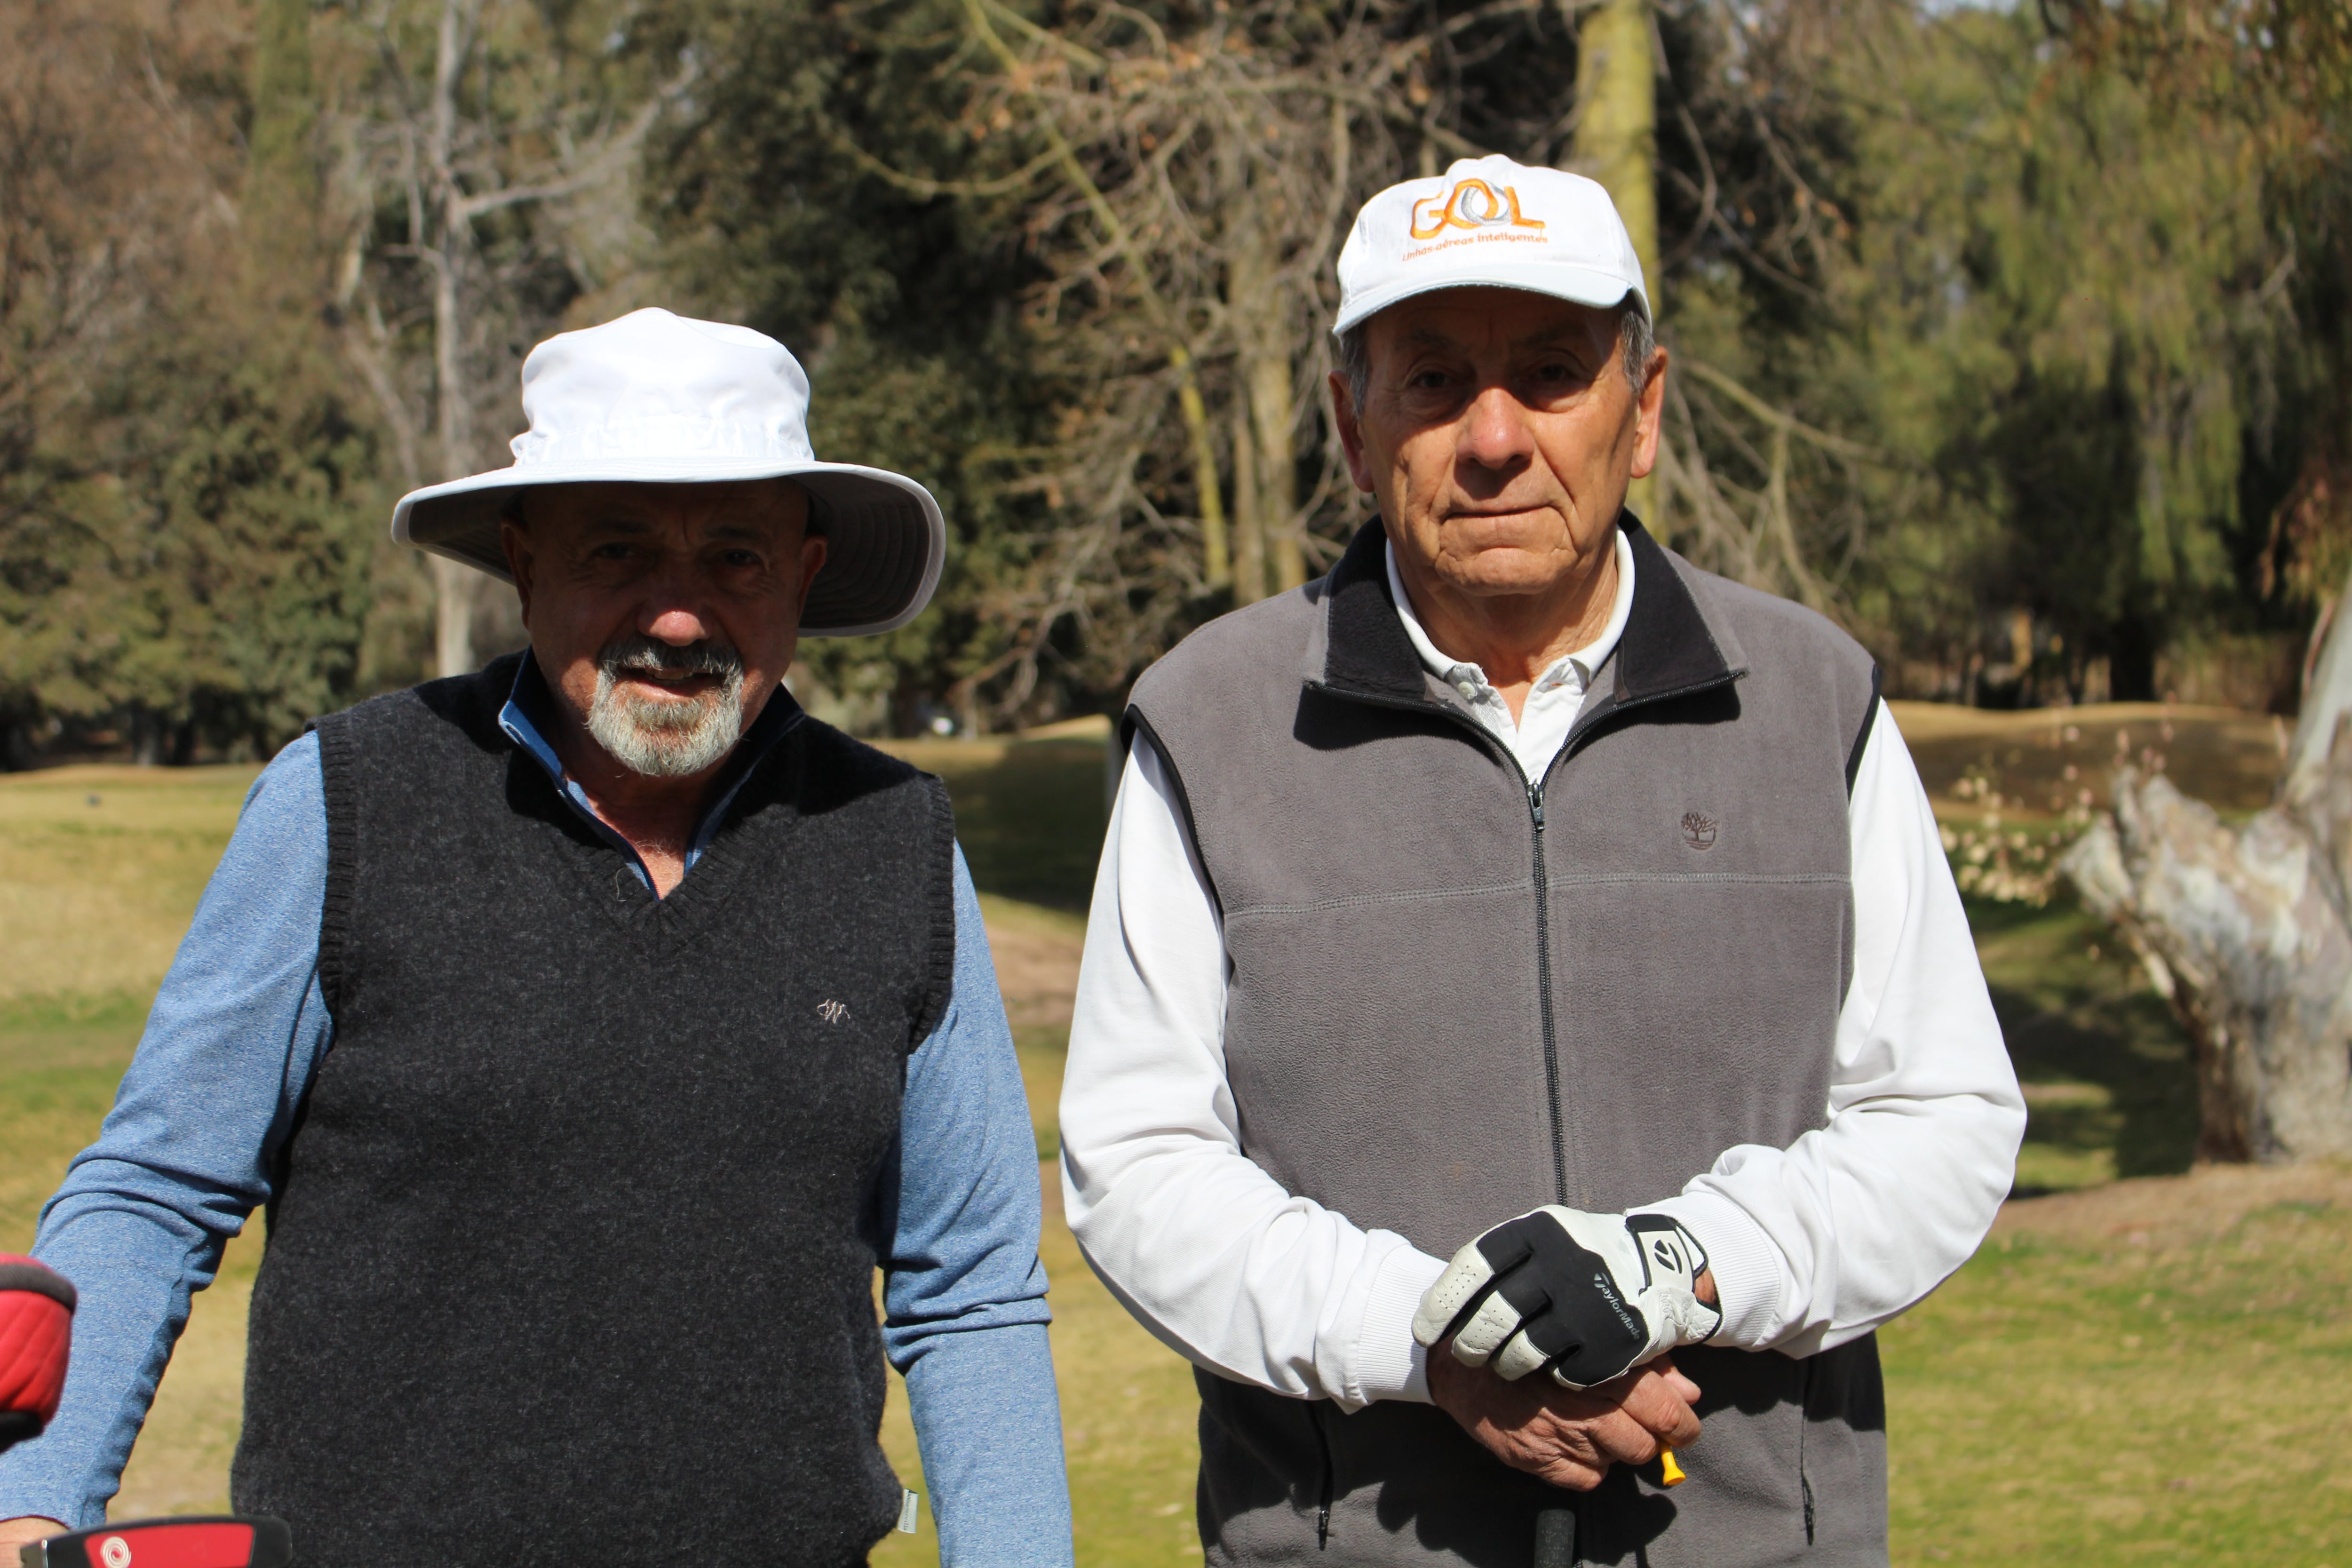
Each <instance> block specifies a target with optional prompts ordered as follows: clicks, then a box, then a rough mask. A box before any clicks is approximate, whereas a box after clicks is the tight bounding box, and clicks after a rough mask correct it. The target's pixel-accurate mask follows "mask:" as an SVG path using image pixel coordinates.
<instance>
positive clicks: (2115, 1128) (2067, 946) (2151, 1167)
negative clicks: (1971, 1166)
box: [1969, 897, 2197, 1197]
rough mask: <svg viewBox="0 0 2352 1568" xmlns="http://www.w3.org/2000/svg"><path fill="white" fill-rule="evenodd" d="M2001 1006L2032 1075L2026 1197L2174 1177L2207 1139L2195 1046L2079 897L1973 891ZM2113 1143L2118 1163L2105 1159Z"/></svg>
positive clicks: (2021, 1068)
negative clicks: (2115, 1179) (1980, 896)
mask: <svg viewBox="0 0 2352 1568" xmlns="http://www.w3.org/2000/svg"><path fill="white" fill-rule="evenodd" d="M1969 925H1970V926H1971V927H1972V928H1973V929H1974V930H1975V931H1976V934H1977V949H1978V952H1979V954H1980V955H1981V956H1982V958H1983V960H1984V967H1985V978H1986V980H1987V981H1988V982H1989V983H1990V985H1991V988H1992V1001H1993V1007H1994V1010H1995V1011H1996V1012H1998V1013H1999V1014H2000V1023H2001V1030H2002V1032H2003V1034H2004V1035H2005V1036H2006V1037H2007V1038H2008V1041H2009V1054H2010V1058H2011V1060H2012V1061H2013V1062H2015V1063H2016V1066H2017V1075H2018V1078H2019V1079H2020V1080H2021V1082H2022V1083H2023V1084H2024V1086H2025V1091H2026V1101H2027V1105H2028V1108H2029V1115H2028V1121H2027V1125H2026V1134H2025V1137H2026V1157H2024V1158H2021V1162H2020V1163H2021V1166H2023V1167H2024V1169H2023V1170H2021V1176H2020V1184H2019V1186H2018V1189H2017V1194H2016V1195H2018V1196H2020V1197H2026V1196H2032V1195H2033V1194H2035V1193H2037V1192H2041V1191H2048V1190H2051V1189H2052V1188H2053V1186H2057V1185H2077V1184H2081V1183H2080V1182H2077V1181H2073V1180H2068V1181H2063V1182H2037V1181H2035V1180H2033V1179H2032V1176H2031V1175H2030V1174H2029V1173H2030V1172H2031V1171H2032V1170H2033V1169H2035V1168H2036V1167H2037V1164H2038V1165H2039V1168H2041V1169H2042V1170H2045V1171H2053V1172H2064V1171H2067V1170H2069V1169H2080V1170H2082V1171H2083V1172H2084V1174H2085V1175H2089V1176H2092V1178H2093V1179H2102V1178H2104V1177H2105V1176H2106V1175H2114V1176H2154V1175H2168V1174H2171V1173H2177V1172H2180V1171H2185V1170H2187V1169H2188V1168H2189V1160H2190V1156H2191V1154H2192V1153H2193V1152H2194V1151H2195V1148H2196V1143H2197V1086H2196V1080H2195V1079H2194V1077H2193V1076H2192V1073H2191V1069H2190V1064H2189V1038H2188V1037H2187V1035H2186V1034H2185V1033H2184V1032H2183V1031H2182V1029H2181V1026H2180V1025H2179V1022H2178V1020H2176V1019H2175V1018H2174V1017H2173V1016H2172V1013H2171V1010H2170V1009H2169V1008H2168V1007H2167V1006H2166V1005H2165V1004H2164V1001H2163V999H2162V998H2161V997H2159V996H2158V995H2157V994H2156V993H2155V991H2154V990H2153V989H2152V988H2151V987H2150V986H2149V984H2148V983H2147V976H2146V975H2145V974H2144V973H2141V971H2140V968H2139V965H2138V963H2137V962H2136V961H2135V960H2133V959H2132V957H2131V956H2130V954H2129V953H2128V952H2126V951H2125V949H2124V947H2123V944H2122V942H2121V941H2120V940H2119V939H2118V938H2117V937H2116V934H2115V932H2114V931H2112V930H2111V929H2110V928H2109V927H2108V926H2107V925H2106V924H2105V922H2104V921H2100V920H2099V919H2097V918H2096V917H2095V916H2093V915H2091V914H2088V913H2086V912H2085V911H2084V910H2083V909H2082V908H2081V907H2080V906H2079V905H2077V904H2075V903H2074V900H2072V899H2071V898H2064V897H2062V898H2060V899H2057V900H2053V901H2052V902H2051V903H2050V904H2049V905H2048V906H2047V907H2046V908H2042V909H2038V910H2037V909H2033V908H2031V907H2029V906H2026V905H2022V904H1997V903H1989V902H1977V901H1971V902H1970V903H1969ZM2109 1150H2112V1152H2113V1155H2112V1157H2113V1162H2114V1163H2113V1167H2112V1170H2111V1171H2109V1170H2105V1169H2096V1167H2099V1166H2104V1164H2105V1158H2106V1151H2109Z"/></svg>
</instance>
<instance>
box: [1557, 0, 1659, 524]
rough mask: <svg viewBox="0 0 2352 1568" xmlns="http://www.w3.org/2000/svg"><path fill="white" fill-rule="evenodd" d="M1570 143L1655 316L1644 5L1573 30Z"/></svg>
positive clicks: (1618, 9) (1653, 106)
mask: <svg viewBox="0 0 2352 1568" xmlns="http://www.w3.org/2000/svg"><path fill="white" fill-rule="evenodd" d="M1576 53H1577V65H1576V103H1577V118H1576V138H1575V142H1574V143H1573V145H1572V147H1571V151H1570V167H1571V168H1573V169H1574V170H1575V171H1576V172H1577V173H1578V174H1586V175H1589V176H1591V178H1593V179H1595V180H1598V181H1600V182H1601V185H1602V186H1603V187H1604V188H1606V189H1607V191H1608V192H1609V199H1610V200H1611V201H1612V202H1614V203H1616V204H1617V215H1618V216H1620V217H1622V218H1623V219H1624V220H1625V231H1626V232H1627V233H1628V234H1630V235H1631V236H1633V252H1634V254H1635V255H1637V256H1639V257H1640V258H1642V280H1643V285H1644V287H1645V288H1646V289H1647V290H1648V293H1649V296H1650V313H1651V317H1652V319H1653V320H1654V319H1655V318H1656V316H1657V313H1658V310H1659V307H1660V305H1661V304H1662V302H1663V300H1662V295H1663V293H1664V279H1661V278H1660V277H1659V276H1658V176H1657V167H1656V164H1657V153H1658V75H1657V66H1656V62H1655V59H1654V56H1653V54H1652V47H1651V39H1650V6H1649V0H1605V3H1604V4H1603V5H1601V6H1600V7H1598V8H1597V9H1595V10H1591V11H1587V12H1585V14H1584V17H1583V20H1582V21H1581V22H1580V23H1579V24H1578V26H1577V31H1576ZM1654 488H1655V487H1654V483H1653V481H1652V480H1651V479H1648V478H1646V477H1645V478H1643V479H1635V480H1634V481H1633V489H1632V490H1631V491H1630V492H1628V494H1627V495H1626V497H1625V504H1626V505H1627V506H1629V507H1631V508H1633V510H1634V511H1635V512H1636V513H1637V514H1639V515H1641V516H1643V517H1647V516H1648V515H1649V514H1650V510H1651V507H1652V494H1653V491H1654Z"/></svg>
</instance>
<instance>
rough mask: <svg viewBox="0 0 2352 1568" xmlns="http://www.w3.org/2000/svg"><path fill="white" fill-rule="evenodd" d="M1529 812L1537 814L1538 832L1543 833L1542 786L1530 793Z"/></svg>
mask: <svg viewBox="0 0 2352 1568" xmlns="http://www.w3.org/2000/svg"><path fill="white" fill-rule="evenodd" d="M1528 811H1530V812H1532V813H1534V814H1535V819H1536V831H1537V832H1538V833H1541V832H1542V831H1543V786H1541V785H1540V784H1538V785H1537V786H1536V787H1535V788H1533V789H1530V790H1528Z"/></svg>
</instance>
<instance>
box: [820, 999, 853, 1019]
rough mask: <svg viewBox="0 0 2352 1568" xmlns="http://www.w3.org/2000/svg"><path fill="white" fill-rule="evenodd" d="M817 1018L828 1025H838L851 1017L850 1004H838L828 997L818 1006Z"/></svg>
mask: <svg viewBox="0 0 2352 1568" xmlns="http://www.w3.org/2000/svg"><path fill="white" fill-rule="evenodd" d="M816 1016H818V1017H820V1018H823V1019H824V1021H825V1022H826V1023H828V1024H838V1023H840V1022H841V1021H842V1020H843V1019H844V1018H846V1017H848V1016H849V1004H848V1003H846V1002H836V1001H835V1000H834V999H833V998H832V997H830V996H828V997H826V998H825V999H824V1001H822V1002H820V1003H818V1004H817V1005H816Z"/></svg>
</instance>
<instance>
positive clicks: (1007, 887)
mask: <svg viewBox="0 0 2352 1568" xmlns="http://www.w3.org/2000/svg"><path fill="white" fill-rule="evenodd" d="M956 753H957V748H955V747H953V746H938V747H930V748H926V749H925V750H924V751H923V752H921V753H920V754H919V757H918V759H917V762H918V765H919V766H921V767H925V768H928V769H929V770H930V771H932V772H933V773H938V774H939V775H940V777H941V778H943V779H945V780H946V781H947V786H948V795H949V798H950V799H951V800H952V801H953V802H954V803H955V813H956V837H958V838H959V839H960V840H961V842H962V844H963V852H964V858H965V859H966V860H968V861H969V862H970V863H971V879H972V882H973V884H974V885H975V886H977V887H978V888H979V889H980V890H981V891H982V892H983V893H995V894H999V895H1001V896H1003V897H1004V898H1008V899H1020V900H1024V901H1025V902H1028V903H1033V904H1044V905H1045V906H1047V907H1048V908H1051V909H1056V910H1075V911H1077V912H1079V913H1084V912H1085V910H1086V907H1087V900H1088V899H1089V898H1090V897H1091V896H1092V895H1093V893H1094V886H1095V862H1096V860H1097V858H1098V857H1099V856H1100V855H1101V853H1102V841H1103V829H1104V827H1105V826H1107V825H1108V821H1109V812H1108V808H1107V807H1106V805H1105V804H1104V799H1103V793H1104V792H1103V746H1102V742H1099V741H1024V742H1018V743H1016V744H1013V745H1011V746H1006V747H1003V748H1002V749H999V748H997V747H993V746H987V747H983V746H974V747H972V748H971V759H972V760H971V763H968V764H967V763H960V762H959V760H958V757H957V754H956Z"/></svg>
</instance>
